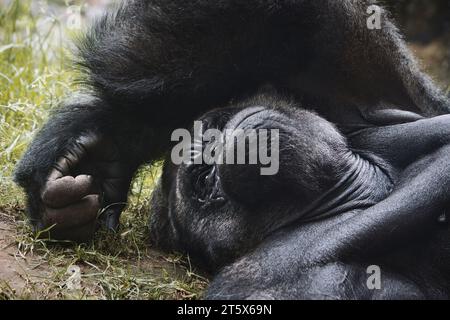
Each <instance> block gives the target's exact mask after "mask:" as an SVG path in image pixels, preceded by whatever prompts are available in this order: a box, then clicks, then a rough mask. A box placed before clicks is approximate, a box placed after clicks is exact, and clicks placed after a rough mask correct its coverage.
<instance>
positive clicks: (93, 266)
mask: <svg viewBox="0 0 450 320" xmlns="http://www.w3.org/2000/svg"><path fill="white" fill-rule="evenodd" d="M54 2H56V1H54ZM60 2H63V1H60ZM1 3H2V2H1V1H0V213H2V214H3V215H5V214H6V215H8V216H9V218H10V220H11V223H13V224H14V226H15V228H16V236H15V239H14V241H13V246H14V248H15V250H16V255H17V256H19V257H21V258H24V257H25V258H27V257H32V258H33V259H36V258H38V260H39V261H41V262H40V263H41V265H42V266H44V270H45V275H43V276H42V278H41V279H39V281H36V280H35V279H34V280H33V281H31V280H30V281H28V280H27V281H26V282H27V283H26V286H25V289H24V290H21V292H17V290H14V288H12V286H11V285H10V284H8V283H6V282H5V281H2V275H1V274H0V299H2V298H3V299H20V298H38V299H49V298H50V299H57V298H58V299H59V298H63V299H64V298H66V299H73V298H75V299H171V298H177V299H179V298H185V299H195V298H198V297H199V296H200V294H201V292H202V289H203V288H204V287H205V284H206V281H205V280H204V279H203V278H202V277H200V276H198V275H196V274H195V273H194V272H193V271H192V269H191V267H190V263H189V261H188V259H187V258H185V257H181V256H173V255H172V256H163V255H159V254H157V253H155V252H154V251H152V250H151V249H149V246H148V241H147V227H146V224H147V219H148V201H147V199H148V198H149V195H150V193H151V191H152V188H153V185H154V182H155V179H156V178H157V176H158V175H159V169H158V167H157V166H156V167H155V168H149V167H147V168H143V169H142V170H141V171H140V173H139V174H138V175H137V176H136V179H135V181H134V183H133V185H132V190H131V196H130V204H129V206H128V208H127V210H126V212H125V213H124V214H123V217H122V227H121V230H120V232H119V233H118V234H116V235H111V234H99V235H98V236H97V237H96V239H95V240H94V241H93V242H92V243H90V244H86V245H76V244H70V243H67V244H61V243H59V244H55V243H51V242H49V241H43V240H38V238H37V236H36V235H35V234H33V233H32V232H31V230H30V228H29V226H28V224H27V223H26V217H25V214H24V205H25V204H24V196H23V194H22V192H21V190H19V189H18V188H17V187H16V186H15V184H14V183H13V181H12V173H13V169H14V166H15V164H16V162H17V160H18V159H19V158H20V156H21V154H22V153H23V152H24V151H25V148H26V146H27V145H28V143H29V142H30V141H31V139H32V137H33V135H34V134H35V133H36V130H37V129H38V128H39V127H40V126H41V125H42V123H43V122H44V121H45V120H46V119H47V116H48V114H49V111H50V110H51V109H52V108H54V107H55V106H57V104H58V101H60V100H61V99H62V98H63V97H64V96H66V95H68V94H69V93H70V92H71V91H74V90H77V85H76V84H75V83H76V81H75V79H76V78H77V72H76V70H74V69H73V68H72V67H71V65H72V63H71V59H70V50H69V49H68V48H69V45H70V42H69V41H67V39H70V38H72V37H73V36H74V35H75V34H74V33H73V31H70V30H67V28H66V27H65V25H64V22H63V21H60V20H59V19H58V18H57V17H51V16H50V19H47V20H48V21H45V20H44V18H49V15H48V14H46V13H41V12H39V10H37V11H36V10H34V11H33V10H32V9H31V6H32V3H33V1H31V0H25V1H24V0H20V1H19V0H14V1H12V2H11V3H10V5H8V6H5V5H2V4H1ZM35 3H36V2H35ZM35 12H36V13H35ZM72 265H77V266H79V267H81V268H82V271H83V276H82V284H83V285H82V289H81V290H78V291H76V292H72V291H68V290H67V288H66V287H65V284H64V283H65V280H66V279H67V274H66V271H67V269H68V267H69V266H72Z"/></svg>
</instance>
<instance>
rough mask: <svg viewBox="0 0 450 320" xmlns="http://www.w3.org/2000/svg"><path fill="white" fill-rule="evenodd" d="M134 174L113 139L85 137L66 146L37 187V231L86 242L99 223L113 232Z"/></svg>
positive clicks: (87, 135) (58, 237)
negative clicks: (38, 190)
mask: <svg viewBox="0 0 450 320" xmlns="http://www.w3.org/2000/svg"><path fill="white" fill-rule="evenodd" d="M132 175H133V171H132V170H129V166H127V165H126V163H125V162H123V161H121V156H120V153H119V151H118V148H117V145H116V144H115V143H114V141H112V140H111V139H108V138H105V137H102V136H100V135H99V134H96V133H93V132H89V133H86V134H83V135H82V136H80V137H78V138H77V139H76V140H75V141H74V142H73V143H71V144H69V145H68V147H67V148H66V150H65V153H64V155H63V156H62V157H60V158H59V159H58V160H57V161H56V163H55V164H54V165H53V169H52V171H51V172H50V174H49V176H48V179H47V180H46V182H45V184H44V186H43V187H42V188H41V191H40V200H41V203H42V206H41V212H40V221H39V222H38V223H37V224H36V226H37V228H38V229H40V230H42V229H46V228H51V229H50V236H51V237H52V238H55V239H68V240H75V241H85V240H88V239H90V238H91V237H92V236H93V233H94V231H95V229H96V226H97V225H98V224H97V222H98V221H100V222H101V223H102V224H104V225H106V227H107V228H108V229H110V230H116V228H117V227H118V225H119V217H120V213H121V211H122V210H123V208H124V207H125V202H126V200H127V193H128V188H129V185H130V181H131V179H132Z"/></svg>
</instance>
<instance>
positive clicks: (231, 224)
mask: <svg viewBox="0 0 450 320" xmlns="http://www.w3.org/2000/svg"><path fill="white" fill-rule="evenodd" d="M374 4H376V1H372V0H361V1H356V0H339V1H335V0H324V1H312V0H218V1H207V0H200V1H195V2H189V1H184V0H131V1H123V2H122V3H121V4H119V5H118V6H117V7H116V8H115V9H114V10H112V11H111V12H108V13H106V14H105V15H104V16H103V17H102V18H101V19H100V20H98V21H97V22H96V23H94V25H93V26H92V27H91V28H90V29H89V30H88V31H87V32H86V34H85V36H84V37H83V39H82V40H81V41H80V42H79V46H78V47H79V52H78V57H79V61H78V65H79V66H80V68H81V70H82V71H83V74H84V78H83V79H82V80H83V81H84V84H85V85H86V88H87V89H86V92H84V93H83V94H82V95H79V94H74V96H73V97H72V98H70V99H68V100H67V101H65V102H64V103H63V104H62V105H61V106H60V107H59V108H57V110H56V111H55V112H54V113H53V115H52V116H51V117H50V119H49V121H48V122H47V123H46V124H45V126H44V127H43V128H42V129H41V131H40V132H39V133H38V134H37V136H36V137H35V139H34V141H33V142H32V143H31V145H30V147H29V148H28V150H27V152H26V153H25V155H24V156H23V158H22V159H21V161H20V163H19V164H18V166H17V169H16V175H15V178H16V181H17V183H18V184H19V185H20V186H21V187H23V188H24V190H25V191H26V193H27V198H28V213H29V217H30V221H31V223H32V225H33V226H34V227H35V228H36V229H37V230H43V229H47V228H49V227H52V228H51V230H50V231H49V233H50V234H49V236H51V237H52V238H55V239H71V240H74V241H86V240H88V239H90V238H91V237H92V236H93V234H94V232H95V230H96V228H97V227H98V226H99V225H102V226H104V227H106V228H107V229H110V230H116V229H117V227H118V225H119V218H120V213H121V211H122V210H123V208H124V206H125V203H126V199H127V193H128V189H129V185H130V182H131V179H132V177H133V174H134V173H135V172H136V170H137V169H138V168H139V166H141V165H142V164H144V163H148V162H152V161H155V160H157V159H160V158H164V157H166V161H165V164H164V170H163V175H162V177H161V180H160V182H159V183H158V186H157V188H156V190H155V192H154V194H153V196H152V209H151V211H152V214H151V218H150V234H151V237H152V239H153V243H154V244H156V245H158V246H159V247H160V248H162V249H165V250H178V251H183V252H186V253H189V254H190V255H191V256H192V257H194V258H195V260H196V261H197V263H198V265H199V266H200V267H203V268H205V269H207V270H209V271H210V272H212V273H214V274H215V275H216V276H215V278H214V280H213V281H212V283H211V285H210V287H209V289H208V292H207V295H206V296H207V298H213V299H255V298H260V299H271V298H272V299H311V298H312V299H327V298H332V299H369V298H370V299H390V298H448V297H449V295H450V281H449V280H450V279H449V277H450V274H448V272H447V267H448V264H449V259H450V252H449V250H448V248H449V238H448V236H447V234H448V231H449V230H448V226H447V223H446V222H447V217H446V207H447V204H448V200H449V199H448V196H447V195H448V194H449V183H450V177H449V176H447V175H449V174H450V170H449V169H450V157H449V152H450V147H449V144H448V143H449V141H448V137H449V130H450V118H449V116H448V115H447V114H448V113H449V111H450V101H449V99H448V97H446V96H445V95H444V94H443V93H442V92H441V91H440V90H439V89H438V88H437V87H436V86H435V84H434V83H433V82H432V81H431V80H430V78H429V77H428V76H426V75H425V74H423V73H422V72H421V71H420V70H419V67H418V65H417V63H416V62H415V60H414V58H413V56H412V55H411V53H410V52H409V50H408V49H407V47H406V45H405V43H404V41H403V40H402V38H401V36H400V34H399V32H398V31H397V29H396V27H395V26H394V24H393V23H392V22H391V20H390V18H389V14H388V12H386V11H385V10H383V9H382V8H381V7H377V8H379V10H380V15H381V16H380V17H381V29H373V30H372V29H370V28H368V26H367V18H368V14H367V12H368V8H369V7H370V6H371V5H374ZM269 88H272V89H269ZM211 110H212V111H211ZM195 119H200V120H201V121H202V123H204V124H206V126H207V127H209V128H217V129H220V130H222V129H224V128H229V129H232V130H235V129H240V128H244V129H245V128H255V129H258V130H260V129H264V128H267V129H272V128H275V129H278V130H279V132H280V170H279V172H278V174H277V175H275V176H267V177H266V176H261V175H259V165H225V164H216V165H184V164H182V165H175V164H173V163H171V161H170V159H169V158H168V156H167V153H168V151H169V150H170V147H171V141H170V136H171V132H173V130H175V129H177V128H189V127H190V124H191V123H192V121H194V120H195ZM369 265H378V266H380V267H381V268H382V270H383V278H382V279H383V283H382V287H381V289H380V290H370V289H369V288H368V286H367V285H366V280H367V273H366V268H367V266H369Z"/></svg>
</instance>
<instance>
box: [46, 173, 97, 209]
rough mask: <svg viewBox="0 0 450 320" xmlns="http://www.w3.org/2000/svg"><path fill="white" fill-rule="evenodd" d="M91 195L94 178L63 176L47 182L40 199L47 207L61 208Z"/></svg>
mask: <svg viewBox="0 0 450 320" xmlns="http://www.w3.org/2000/svg"><path fill="white" fill-rule="evenodd" d="M93 193H94V178H93V177H92V176H87V175H80V176H77V177H75V178H74V177H71V176H65V177H62V178H59V179H56V180H50V181H48V182H47V184H46V185H45V188H44V190H43V192H42V195H41V198H42V201H43V202H44V204H45V205H46V206H48V207H51V208H63V207H66V206H68V205H70V204H72V203H75V202H77V201H80V200H81V199H82V198H84V197H85V196H87V195H89V194H93Z"/></svg>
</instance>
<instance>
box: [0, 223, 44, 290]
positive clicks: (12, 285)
mask: <svg viewBox="0 0 450 320" xmlns="http://www.w3.org/2000/svg"><path fill="white" fill-rule="evenodd" d="M1 217H2V218H1V219H0V298H8V297H11V296H22V297H25V296H28V297H32V296H33V294H32V292H31V291H30V290H29V289H28V288H30V287H34V286H35V285H38V284H39V279H40V278H42V277H46V276H48V272H47V271H46V270H45V268H44V264H45V263H44V262H43V261H42V259H41V258H40V257H36V256H34V255H28V256H23V255H21V254H20V251H19V250H18V248H17V246H16V243H15V239H16V228H15V227H14V225H13V224H12V222H11V221H8V219H7V216H6V215H4V214H1Z"/></svg>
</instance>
